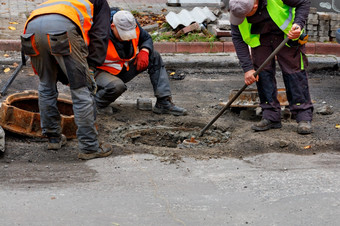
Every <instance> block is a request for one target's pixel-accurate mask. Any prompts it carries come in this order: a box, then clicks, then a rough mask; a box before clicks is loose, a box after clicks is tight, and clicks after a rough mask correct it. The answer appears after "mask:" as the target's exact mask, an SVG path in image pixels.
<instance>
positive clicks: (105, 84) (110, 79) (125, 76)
mask: <svg viewBox="0 0 340 226" xmlns="http://www.w3.org/2000/svg"><path fill="white" fill-rule="evenodd" d="M111 15H113V16H112V23H111V34H110V40H109V45H108V51H107V55H106V59H105V62H104V64H103V65H101V66H100V67H98V68H97V69H98V70H97V72H96V74H95V79H96V83H97V86H98V92H97V93H96V95H95V100H96V104H97V108H98V111H99V113H100V112H107V109H108V107H109V104H110V103H112V102H114V101H115V100H116V99H117V98H118V97H119V96H120V95H121V94H122V93H123V92H125V91H126V89H127V87H126V85H125V83H127V82H129V81H131V80H132V79H133V78H134V77H136V76H137V75H138V74H140V73H141V72H143V71H145V70H148V74H149V75H150V80H151V84H152V86H153V91H154V95H155V96H156V98H157V102H156V104H155V106H154V108H153V112H155V113H157V114H172V115H175V116H182V115H186V114H187V111H186V109H184V108H181V107H178V106H175V105H174V104H173V102H172V98H171V90H170V84H169V78H168V74H167V72H166V69H165V67H164V63H163V61H162V58H161V56H160V54H159V53H158V52H157V51H155V50H154V47H153V42H152V38H151V36H150V35H149V34H148V32H147V31H145V30H144V29H143V28H142V27H141V26H140V25H139V23H138V22H136V19H135V18H134V16H133V15H132V14H131V13H130V12H128V11H124V10H123V11H118V12H117V11H115V9H112V11H111ZM109 108H110V107H109ZM111 111H112V110H111Z"/></svg>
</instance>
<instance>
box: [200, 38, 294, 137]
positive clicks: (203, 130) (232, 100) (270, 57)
mask: <svg viewBox="0 0 340 226" xmlns="http://www.w3.org/2000/svg"><path fill="white" fill-rule="evenodd" d="M288 41H289V38H288V37H287V38H285V39H284V40H283V41H282V42H281V43H280V45H279V46H278V47H276V49H275V50H274V51H273V52H272V53H271V54H270V55H269V57H268V58H267V59H266V60H265V61H264V62H263V64H262V65H261V66H260V67H259V68H258V69H257V70H256V71H255V73H254V76H255V77H256V76H257V75H258V74H259V73H260V72H261V71H262V69H263V68H264V67H265V66H266V65H267V63H268V62H269V61H271V60H272V59H273V57H274V56H275V55H276V54H277V53H278V52H279V51H280V50H281V49H282V47H283V46H284V45H285V44H286V43H287V42H288ZM247 87H248V85H247V84H244V86H243V87H242V88H241V89H240V90H239V91H238V92H237V93H236V95H235V96H234V97H233V98H231V100H229V102H228V103H227V104H226V105H225V106H224V107H223V108H222V110H221V111H220V112H219V113H218V114H217V115H216V116H215V118H213V120H211V122H209V123H208V124H207V125H206V126H205V127H204V128H203V129H202V130H201V131H200V133H199V135H198V136H199V137H201V136H203V134H204V132H205V131H206V130H207V129H209V127H210V126H211V125H212V124H213V123H214V122H215V121H216V120H217V119H218V118H219V117H220V116H221V115H222V114H223V113H224V112H225V110H227V108H229V107H230V105H231V104H232V103H233V102H234V101H235V100H236V99H237V98H238V96H240V94H241V93H242V92H243V91H244V90H245V89H246V88H247Z"/></svg>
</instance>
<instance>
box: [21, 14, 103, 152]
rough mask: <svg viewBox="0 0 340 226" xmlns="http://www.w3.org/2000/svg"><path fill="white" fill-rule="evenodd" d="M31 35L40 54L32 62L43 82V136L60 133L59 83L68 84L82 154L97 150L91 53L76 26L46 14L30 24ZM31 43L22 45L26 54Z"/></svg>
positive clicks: (27, 30) (40, 90) (41, 96)
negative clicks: (91, 80) (90, 84)
mask: <svg viewBox="0 0 340 226" xmlns="http://www.w3.org/2000/svg"><path fill="white" fill-rule="evenodd" d="M32 34H34V37H35V38H34V39H33V40H35V44H36V48H37V50H38V51H39V55H37V56H33V55H34V54H33V55H32V56H31V62H32V66H33V67H34V69H35V70H36V72H37V73H38V75H39V79H40V82H39V88H38V89H39V90H38V91H39V109H40V119H41V128H42V133H43V134H45V135H47V136H57V135H59V134H60V133H61V131H60V130H61V129H60V120H61V119H60V114H59V111H58V107H57V97H58V90H57V81H58V80H61V81H63V82H64V83H68V82H69V84H70V89H71V96H72V102H73V111H74V118H75V122H76V125H77V127H78V129H77V138H78V144H79V148H80V151H81V152H85V153H86V152H93V151H97V150H98V148H99V143H98V140H97V136H98V133H97V130H96V128H95V124H94V123H95V114H94V112H95V111H94V110H95V108H94V107H95V104H94V98H93V95H92V94H91V92H90V90H89V87H88V82H87V76H88V75H89V69H88V65H87V61H86V57H87V55H88V50H87V46H86V44H85V42H84V40H83V38H82V36H81V35H80V34H78V32H77V27H76V25H74V24H73V23H72V22H71V21H70V20H69V19H67V18H66V17H63V16H61V15H58V14H49V15H43V16H39V17H37V18H35V19H33V20H32V21H30V22H29V24H28V26H27V29H26V35H27V36H30V35H32ZM32 37H33V36H32ZM29 43H30V40H28V42H27V43H25V41H23V46H26V48H27V49H26V51H25V53H26V52H31V51H30V48H29ZM70 49H71V51H70Z"/></svg>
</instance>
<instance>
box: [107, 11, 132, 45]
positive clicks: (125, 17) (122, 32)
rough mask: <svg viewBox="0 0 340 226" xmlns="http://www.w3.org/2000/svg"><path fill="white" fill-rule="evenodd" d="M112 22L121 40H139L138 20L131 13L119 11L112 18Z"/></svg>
mask: <svg viewBox="0 0 340 226" xmlns="http://www.w3.org/2000/svg"><path fill="white" fill-rule="evenodd" d="M112 22H113V23H114V24H115V26H116V29H117V31H118V34H119V36H120V38H121V39H122V40H124V41H127V40H131V39H135V38H137V34H136V26H137V23H136V20H135V17H134V16H133V15H132V13H130V12H129V11H125V10H122V11H118V12H117V13H115V14H114V15H113V17H112Z"/></svg>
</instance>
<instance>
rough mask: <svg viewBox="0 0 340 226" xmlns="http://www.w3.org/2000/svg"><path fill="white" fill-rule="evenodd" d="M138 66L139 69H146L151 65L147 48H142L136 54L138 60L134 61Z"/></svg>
mask: <svg viewBox="0 0 340 226" xmlns="http://www.w3.org/2000/svg"><path fill="white" fill-rule="evenodd" d="M134 64H135V65H137V66H136V68H137V71H144V70H146V69H147V68H148V66H149V53H148V52H147V50H144V49H142V50H141V51H140V52H139V53H138V55H137V56H136V60H135V63H134Z"/></svg>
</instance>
